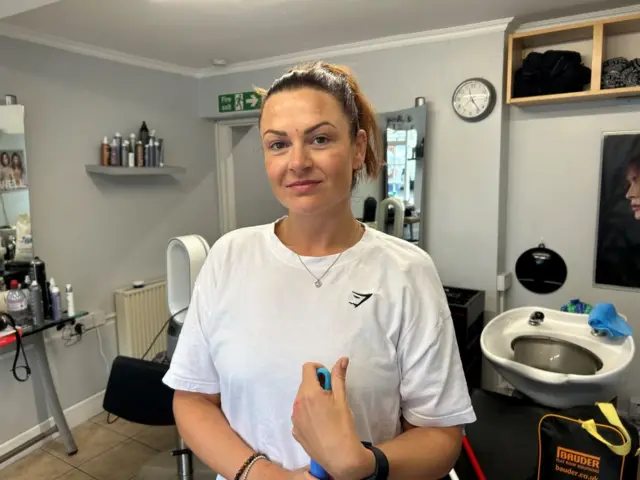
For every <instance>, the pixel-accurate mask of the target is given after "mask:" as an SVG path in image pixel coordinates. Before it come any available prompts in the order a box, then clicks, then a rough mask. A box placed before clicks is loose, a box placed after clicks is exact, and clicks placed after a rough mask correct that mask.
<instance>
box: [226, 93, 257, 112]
mask: <svg viewBox="0 0 640 480" xmlns="http://www.w3.org/2000/svg"><path fill="white" fill-rule="evenodd" d="M261 104H262V98H261V97H260V95H258V94H257V93H256V92H241V93H225V94H224V95H218V111H219V112H221V113H224V112H244V111H250V110H259V109H260V105H261Z"/></svg>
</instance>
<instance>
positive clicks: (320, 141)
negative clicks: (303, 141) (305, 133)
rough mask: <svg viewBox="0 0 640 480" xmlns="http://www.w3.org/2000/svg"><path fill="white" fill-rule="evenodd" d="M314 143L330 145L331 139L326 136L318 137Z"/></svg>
mask: <svg viewBox="0 0 640 480" xmlns="http://www.w3.org/2000/svg"><path fill="white" fill-rule="evenodd" d="M313 142H314V143H315V144H316V145H324V144H325V143H329V137H327V136H325V135H318V136H317V137H315V138H314V139H313Z"/></svg>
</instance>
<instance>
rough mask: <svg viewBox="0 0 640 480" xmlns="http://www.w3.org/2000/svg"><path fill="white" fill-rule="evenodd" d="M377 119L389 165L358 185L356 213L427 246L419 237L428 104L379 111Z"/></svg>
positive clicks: (371, 223) (360, 217) (366, 221)
mask: <svg viewBox="0 0 640 480" xmlns="http://www.w3.org/2000/svg"><path fill="white" fill-rule="evenodd" d="M378 123H379V125H380V128H381V129H382V130H383V132H382V135H383V142H384V145H383V146H384V152H385V164H386V165H385V168H384V169H383V171H382V173H381V177H380V178H379V179H378V180H377V181H374V182H363V183H361V184H360V185H358V186H357V187H356V189H355V191H354V195H353V202H352V207H353V213H354V215H355V216H356V217H357V218H359V219H361V220H362V221H364V222H365V223H367V224H369V225H371V226H375V228H378V229H380V230H383V231H385V232H387V233H390V234H392V235H395V236H398V237H401V238H403V239H405V240H407V241H409V242H412V243H416V244H418V245H420V246H423V247H424V245H422V242H421V240H420V235H421V234H420V218H421V213H422V200H423V198H422V197H423V195H422V187H423V184H424V182H425V178H424V176H425V171H426V169H425V141H426V133H427V105H426V104H423V105H420V106H416V107H412V108H406V109H403V110H396V111H393V112H386V113H383V114H380V115H379V116H378ZM380 206H382V208H380ZM402 207H403V212H402V215H401V216H400V217H396V215H395V213H396V210H397V209H402Z"/></svg>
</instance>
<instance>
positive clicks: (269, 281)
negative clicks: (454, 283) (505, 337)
mask: <svg viewBox="0 0 640 480" xmlns="http://www.w3.org/2000/svg"><path fill="white" fill-rule="evenodd" d="M274 226H275V223H271V224H267V225H261V226H257V227H249V228H242V229H239V230H235V231H233V232H231V233H228V234H226V235H224V236H223V237H222V238H220V239H219V240H218V241H217V242H216V243H215V244H214V245H213V247H212V248H211V251H210V253H209V255H208V257H207V260H206V261H205V263H204V265H203V267H202V270H201V271H200V273H199V275H198V278H197V281H196V283H195V287H194V291H193V296H192V299H191V304H190V307H189V311H188V312H187V315H186V319H185V323H184V326H183V329H182V332H181V334H180V337H179V340H178V345H177V347H176V351H175V353H174V355H173V359H172V361H171V367H170V369H169V371H168V373H167V374H166V376H165V377H164V382H165V383H166V384H167V385H168V386H169V387H171V388H173V389H175V390H186V391H191V392H201V393H209V394H213V393H220V394H221V402H222V411H223V412H224V414H225V416H226V418H227V420H228V421H229V424H230V425H231V427H232V428H233V429H234V430H235V431H236V432H237V433H238V434H239V435H240V437H241V438H242V439H244V441H245V442H246V443H247V444H248V445H249V446H251V447H252V448H253V449H254V450H255V451H258V452H262V453H265V454H266V455H268V457H269V458H270V459H271V460H272V461H274V462H276V463H279V464H280V465H282V466H284V467H285V468H288V469H295V468H301V467H305V466H308V465H309V456H308V455H307V454H306V452H305V451H304V450H303V449H302V447H301V446H300V445H299V444H298V443H297V442H296V441H295V440H294V438H293V437H292V435H291V429H292V424H291V413H292V407H293V401H294V399H295V396H296V392H297V390H298V387H299V386H300V381H301V378H302V365H303V364H304V363H305V362H310V361H313V362H319V363H322V364H324V365H325V366H326V367H327V368H328V369H329V370H331V368H332V367H333V365H334V363H335V362H336V361H337V360H338V359H339V358H340V357H341V356H348V357H349V360H350V363H349V368H348V370H347V379H346V385H347V395H348V399H349V404H350V406H351V409H352V411H353V414H354V417H355V422H356V428H357V432H358V435H359V436H360V439H361V440H366V441H370V442H373V443H374V444H378V443H381V442H385V441H388V440H391V439H392V438H394V437H395V436H397V435H398V434H399V433H400V431H401V424H400V416H401V415H402V416H404V418H405V419H406V420H407V421H408V422H409V423H411V424H413V425H417V426H452V425H462V424H466V423H472V422H474V421H475V419H476V417H475V414H474V411H473V408H472V406H471V400H470V397H469V394H468V391H467V385H466V381H465V378H464V374H463V370H462V365H461V362H460V356H459V352H458V349H457V344H456V339H455V333H454V328H453V322H452V319H451V314H450V312H449V307H448V304H447V300H446V296H445V294H444V290H443V288H442V284H441V282H440V279H439V277H438V274H437V272H436V269H435V266H434V264H433V262H432V260H431V258H430V257H429V255H427V253H425V252H424V251H423V250H421V249H420V248H418V247H416V246H414V245H411V244H410V243H408V242H406V241H404V240H400V239H398V238H395V237H392V236H389V235H386V234H384V233H382V232H379V231H377V230H374V229H371V228H369V227H366V229H365V233H364V235H363V237H362V239H361V240H360V241H359V242H358V243H357V244H356V245H354V246H353V247H352V248H350V249H348V250H346V251H344V252H343V253H342V255H341V256H340V258H339V259H338V260H337V262H336V263H335V264H334V265H333V266H332V267H331V268H330V269H329V271H328V272H327V273H326V275H325V276H324V277H323V278H322V286H321V287H320V288H318V287H316V286H315V281H316V278H314V277H313V276H312V275H311V274H310V273H309V271H307V269H305V267H304V266H303V264H302V262H304V264H305V265H306V266H307V268H309V270H311V271H312V272H313V273H314V275H315V276H316V277H321V276H322V275H323V274H324V273H325V271H326V270H327V268H329V266H330V265H331V264H332V263H333V262H334V261H335V260H336V258H337V257H338V255H331V256H328V257H298V256H297V255H296V254H295V253H294V252H293V251H291V250H290V249H289V248H287V247H286V246H285V245H284V244H283V243H281V242H280V240H279V239H278V237H277V236H276V235H275V233H274Z"/></svg>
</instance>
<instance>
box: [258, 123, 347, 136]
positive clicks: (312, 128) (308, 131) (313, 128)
mask: <svg viewBox="0 0 640 480" xmlns="http://www.w3.org/2000/svg"><path fill="white" fill-rule="evenodd" d="M325 125H329V126H330V127H333V128H336V126H335V125H334V124H333V123H331V122H326V121H325V122H320V123H316V124H315V125H313V126H311V127H309V128H307V129H305V131H304V134H305V135H308V134H310V133H311V132H313V131H314V130H317V129H318V128H320V127H324V126H325ZM267 133H273V134H274V135H279V136H281V137H286V136H287V132H284V131H282V130H273V129H271V128H270V129H268V130H265V131H264V135H266V134H267Z"/></svg>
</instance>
